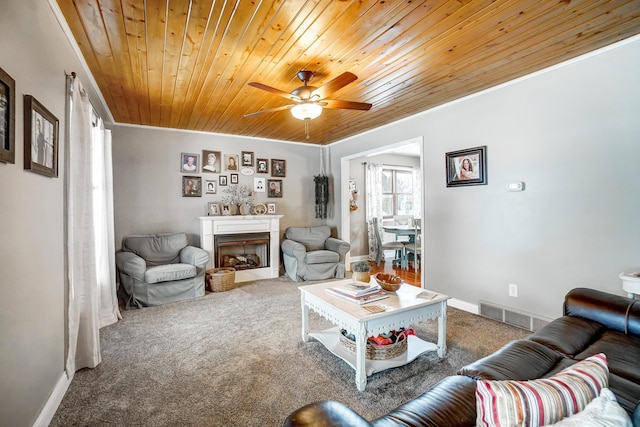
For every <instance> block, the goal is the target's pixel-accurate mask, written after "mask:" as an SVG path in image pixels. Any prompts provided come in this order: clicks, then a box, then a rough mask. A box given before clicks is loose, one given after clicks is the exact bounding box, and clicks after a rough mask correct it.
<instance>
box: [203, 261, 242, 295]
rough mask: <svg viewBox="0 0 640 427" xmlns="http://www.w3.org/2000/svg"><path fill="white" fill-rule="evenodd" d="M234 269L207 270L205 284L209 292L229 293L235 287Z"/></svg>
mask: <svg viewBox="0 0 640 427" xmlns="http://www.w3.org/2000/svg"><path fill="white" fill-rule="evenodd" d="M235 281H236V269H235V268H232V267H224V268H212V269H210V270H207V283H208V284H209V290H210V291H211V292H225V291H230V290H231V289H233V288H234V287H235Z"/></svg>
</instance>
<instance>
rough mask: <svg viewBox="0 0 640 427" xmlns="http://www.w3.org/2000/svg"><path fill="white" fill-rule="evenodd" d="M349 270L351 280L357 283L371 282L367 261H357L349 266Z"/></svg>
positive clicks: (369, 267) (369, 266)
mask: <svg viewBox="0 0 640 427" xmlns="http://www.w3.org/2000/svg"><path fill="white" fill-rule="evenodd" d="M351 270H353V275H352V276H351V278H352V279H353V280H356V281H358V282H365V283H369V281H370V280H371V275H370V274H369V272H370V271H371V265H369V262H368V261H358V262H356V263H353V264H352V265H351Z"/></svg>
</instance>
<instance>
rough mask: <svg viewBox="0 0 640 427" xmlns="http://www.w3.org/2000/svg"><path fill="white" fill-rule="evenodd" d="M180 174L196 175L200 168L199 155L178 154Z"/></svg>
mask: <svg viewBox="0 0 640 427" xmlns="http://www.w3.org/2000/svg"><path fill="white" fill-rule="evenodd" d="M180 164H181V166H180V172H186V173H193V172H196V173H198V169H199V168H200V155H199V154H193V153H182V154H180Z"/></svg>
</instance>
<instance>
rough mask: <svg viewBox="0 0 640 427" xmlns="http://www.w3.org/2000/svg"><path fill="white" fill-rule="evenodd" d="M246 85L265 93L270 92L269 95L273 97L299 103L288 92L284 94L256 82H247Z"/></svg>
mask: <svg viewBox="0 0 640 427" xmlns="http://www.w3.org/2000/svg"><path fill="white" fill-rule="evenodd" d="M247 84H248V85H249V86H253V87H255V88H258V89H262V90H266V91H267V92H271V93H273V94H275V95H278V96H281V97H283V98H287V99H290V100H292V101H300V98H298V97H297V96H294V95H291V94H290V93H289V92H285V91H283V90H280V89H276V88H275V87H271V86H267V85H264V84H262V83H258V82H249V83H247Z"/></svg>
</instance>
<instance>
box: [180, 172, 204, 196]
mask: <svg viewBox="0 0 640 427" xmlns="http://www.w3.org/2000/svg"><path fill="white" fill-rule="evenodd" d="M182 197H202V178H201V177H199V176H183V177H182Z"/></svg>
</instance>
